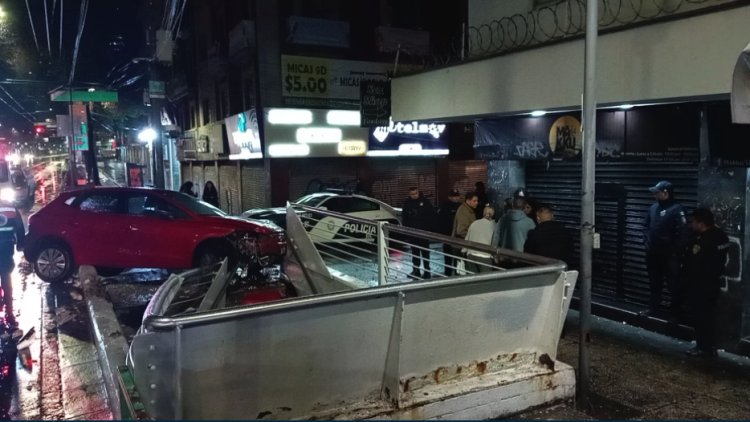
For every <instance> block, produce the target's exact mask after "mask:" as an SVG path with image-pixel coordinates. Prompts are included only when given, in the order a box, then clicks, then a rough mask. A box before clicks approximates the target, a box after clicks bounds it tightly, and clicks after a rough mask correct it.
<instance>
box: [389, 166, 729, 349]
mask: <svg viewBox="0 0 750 422" xmlns="http://www.w3.org/2000/svg"><path fill="white" fill-rule="evenodd" d="M476 187H477V190H476V191H472V192H468V193H466V194H465V195H464V197H463V201H462V198H461V194H460V193H459V192H458V191H455V190H453V191H451V192H450V193H449V194H448V199H447V201H445V202H443V203H442V204H440V206H439V207H438V209H437V210H435V208H434V207H433V206H432V204H431V203H430V201H429V200H428V199H427V198H425V197H424V195H423V194H422V192H420V190H419V189H418V188H416V187H412V188H410V189H409V197H408V198H407V199H406V201H405V203H404V206H403V213H402V216H403V223H404V225H405V226H407V227H414V228H418V229H421V230H427V231H436V232H438V233H441V234H444V235H447V236H452V237H456V238H460V239H465V240H469V241H472V242H477V243H480V244H485V245H489V246H493V247H499V248H505V249H511V250H515V251H519V252H526V253H532V254H535V255H541V256H546V257H550V258H555V259H559V260H562V261H564V262H565V263H567V264H568V265H569V266H570V265H571V264H573V262H572V259H573V250H574V242H573V237H572V233H570V230H569V229H568V228H566V227H565V225H564V224H562V223H561V222H558V221H556V220H555V219H554V211H553V209H552V207H551V206H550V205H547V204H542V203H535V202H532V201H530V200H529V198H528V197H527V195H526V192H525V191H524V190H522V189H519V190H518V191H516V193H515V195H514V197H513V198H512V199H511V200H509V201H506V203H508V205H509V207H508V208H509V209H507V210H506V211H505V212H504V213H503V215H502V216H501V217H500V218H499V219H498V220H497V222H495V220H494V218H495V210H494V208H493V207H491V206H490V205H489V203H488V202H487V197H486V195H485V193H484V184H483V183H482V182H478V183H477V184H476ZM649 190H650V192H651V193H652V194H653V196H654V199H655V200H656V201H655V203H654V204H653V205H651V207H650V208H649V211H648V214H647V216H646V219H645V231H644V237H643V238H644V246H645V251H646V267H647V270H648V275H649V284H650V298H649V310H648V311H646V312H644V313H643V314H644V315H658V314H659V312H660V306H661V305H662V303H661V302H662V291H663V289H664V287H665V286H666V287H667V290H668V291H669V292H670V294H671V298H672V300H671V303H670V310H671V317H670V318H668V319H669V320H671V321H674V322H679V321H686V320H687V321H688V322H691V323H692V325H693V327H694V328H695V337H696V347H694V348H693V349H690V350H688V351H687V353H688V354H689V355H693V356H702V357H712V356H716V354H717V352H716V350H717V349H716V336H715V329H714V325H715V320H716V311H717V302H718V297H719V292H720V288H721V276H722V274H723V273H724V267H725V265H726V260H727V250H728V248H729V238H728V237H727V235H726V233H724V232H723V231H722V230H721V229H720V228H718V227H717V226H716V224H715V221H714V215H713V213H712V212H711V210H710V209H708V208H702V207H699V208H696V209H695V210H694V211H693V213H692V215H691V220H690V223H689V224H688V218H687V215H686V213H685V211H684V210H683V208H682V206H681V205H680V204H679V203H677V202H676V201H675V199H674V187H673V185H672V183H670V182H669V181H666V180H663V181H660V182H659V183H657V184H656V185H655V186H653V187H651V188H650V189H649ZM413 245H414V246H413V247H412V250H413V252H412V264H413V270H412V272H411V273H410V274H409V277H411V278H414V279H425V278H430V277H431V275H432V272H431V269H430V245H429V242H428V241H427V240H425V239H416V238H415V240H414V243H413ZM443 252H444V260H445V261H444V271H445V273H444V275H445V276H453V275H455V274H456V272H457V267H458V265H457V262H458V258H456V257H457V256H464V257H466V258H467V259H466V261H465V262H466V271H468V272H471V273H479V272H483V271H490V270H491V268H492V265H493V256H492V255H490V254H488V253H486V252H482V251H478V250H470V249H469V250H467V249H463V250H458V251H457V250H454V249H453V248H452V246H451V245H449V244H444V245H443ZM688 313H689V315H688Z"/></svg>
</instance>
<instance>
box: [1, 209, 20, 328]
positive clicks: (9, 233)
mask: <svg viewBox="0 0 750 422" xmlns="http://www.w3.org/2000/svg"><path fill="white" fill-rule="evenodd" d="M25 234H26V231H25V229H24V226H23V219H22V218H21V213H19V212H18V209H17V208H16V207H14V206H12V205H9V204H7V203H2V204H0V281H1V282H2V288H3V304H4V305H5V319H6V322H7V323H9V324H12V323H14V322H15V316H14V315H13V283H12V281H11V278H10V277H11V273H12V272H13V268H14V267H15V262H14V261H13V253H14V247H15V248H17V249H18V250H19V251H21V250H22V249H23V246H22V245H23V238H24V236H25Z"/></svg>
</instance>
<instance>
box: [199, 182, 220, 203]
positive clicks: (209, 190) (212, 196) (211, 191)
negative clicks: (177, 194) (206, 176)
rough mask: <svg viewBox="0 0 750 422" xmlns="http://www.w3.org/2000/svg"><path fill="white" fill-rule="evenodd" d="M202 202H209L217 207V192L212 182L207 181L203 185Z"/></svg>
mask: <svg viewBox="0 0 750 422" xmlns="http://www.w3.org/2000/svg"><path fill="white" fill-rule="evenodd" d="M202 199H203V202H208V203H209V204H211V205H213V206H215V207H216V208H219V192H218V191H217V190H216V186H214V182H212V181H210V180H209V181H207V182H206V184H205V185H204V186H203V198H202Z"/></svg>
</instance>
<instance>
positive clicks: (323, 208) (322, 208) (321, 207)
mask: <svg viewBox="0 0 750 422" xmlns="http://www.w3.org/2000/svg"><path fill="white" fill-rule="evenodd" d="M316 208H320V209H321V210H327V209H328V207H326V206H325V205H323V206H320V207H316Z"/></svg>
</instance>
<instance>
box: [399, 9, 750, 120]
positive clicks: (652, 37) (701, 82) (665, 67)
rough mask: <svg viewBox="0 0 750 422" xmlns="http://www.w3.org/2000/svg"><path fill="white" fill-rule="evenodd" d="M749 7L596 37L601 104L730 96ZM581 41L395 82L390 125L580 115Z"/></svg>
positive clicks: (749, 31) (749, 34)
mask: <svg viewBox="0 0 750 422" xmlns="http://www.w3.org/2000/svg"><path fill="white" fill-rule="evenodd" d="M748 22H750V6H746V7H741V8H734V9H730V10H724V11H720V12H716V13H712V14H707V15H700V16H695V17H691V18H685V19H680V20H675V21H669V22H665V23H660V24H655V25H647V26H643V27H639V28H634V29H630V30H625V31H620V32H615V33H611V34H606V35H602V36H600V37H599V45H598V61H597V63H598V74H597V82H598V83H597V95H596V96H597V100H598V102H599V104H601V105H606V104H621V103H629V102H650V101H653V102H656V101H660V100H665V99H674V98H680V99H691V98H701V97H705V96H713V95H717V94H724V95H726V94H728V93H729V90H730V88H731V80H732V79H731V78H732V71H733V69H734V65H735V63H736V61H737V57H738V55H739V53H740V51H741V50H742V49H743V48H744V47H745V45H747V42H748V40H750V25H748V24H747V23H748ZM583 55H584V42H583V40H582V39H581V40H575V41H568V42H564V43H560V44H556V45H551V46H547V47H540V48H536V49H532V50H528V51H523V52H518V53H513V54H508V55H504V56H500V57H495V58H491V59H487V60H482V61H476V62H471V63H466V64H462V65H457V66H452V67H448V68H444V69H437V70H432V71H428V72H425V73H422V74H417V75H411V76H403V77H398V78H395V79H394V81H393V87H392V99H393V105H392V111H393V119H394V120H411V119H415V120H429V119H451V118H453V119H461V118H463V119H464V120H465V119H466V118H471V117H477V116H489V115H508V114H516V113H519V112H525V111H530V110H536V109H540V108H543V109H547V110H554V109H572V108H579V107H580V104H581V94H582V90H583V66H584V63H583Z"/></svg>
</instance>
